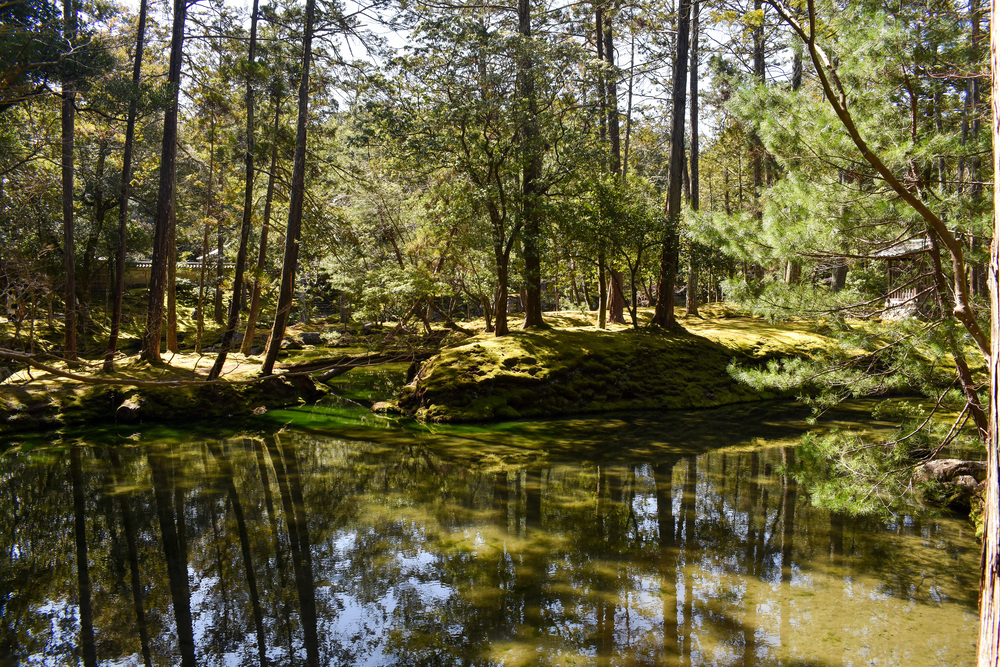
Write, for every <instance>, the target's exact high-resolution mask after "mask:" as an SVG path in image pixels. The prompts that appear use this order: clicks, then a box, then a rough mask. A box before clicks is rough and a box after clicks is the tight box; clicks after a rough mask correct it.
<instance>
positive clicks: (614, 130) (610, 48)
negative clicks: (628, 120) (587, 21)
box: [604, 14, 622, 178]
mask: <svg viewBox="0 0 1000 667" xmlns="http://www.w3.org/2000/svg"><path fill="white" fill-rule="evenodd" d="M611 20H612V15H611V14H607V15H605V17H604V58H605V60H607V63H608V78H607V82H606V90H607V94H608V97H607V99H608V102H607V109H608V141H609V142H610V148H611V164H610V165H609V166H608V168H609V170H610V171H611V173H612V174H614V175H615V176H617V177H618V178H621V175H622V149H621V129H620V125H619V120H618V70H617V69H616V68H615V44H614V31H613V30H612V25H611Z"/></svg>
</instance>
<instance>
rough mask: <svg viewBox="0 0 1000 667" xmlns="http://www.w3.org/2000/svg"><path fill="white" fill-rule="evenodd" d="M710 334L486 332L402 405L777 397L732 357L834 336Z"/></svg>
mask: <svg viewBox="0 0 1000 667" xmlns="http://www.w3.org/2000/svg"><path fill="white" fill-rule="evenodd" d="M706 333H708V332H706ZM710 335H711V334H708V335H707V336H701V335H695V334H692V333H688V332H684V333H677V334H663V333H660V332H657V331H652V330H639V331H634V330H625V331H623V330H618V331H605V330H600V329H596V328H593V327H580V328H565V329H559V328H553V329H547V330H540V331H519V332H515V333H512V334H511V335H509V336H505V337H502V338H495V337H491V336H478V337H476V338H473V339H470V340H468V341H466V342H465V343H464V344H462V345H458V346H454V347H451V348H448V349H445V350H443V351H442V352H441V353H440V354H439V355H438V356H437V357H435V358H433V359H431V360H430V361H428V362H426V363H425V364H424V365H423V366H422V367H421V369H420V371H419V372H418V373H417V376H416V377H415V379H414V380H413V382H411V383H410V384H408V385H407V386H406V387H404V388H403V391H402V393H401V395H400V399H399V405H400V407H401V408H402V409H403V410H404V411H406V412H408V413H410V414H413V415H414V416H416V417H418V418H422V419H426V420H428V421H435V422H452V421H490V420H500V419H517V418H520V417H540V416H553V415H560V414H574V413H594V412H606V411H613V410H634V409H671V410H672V409H683V408H707V407H715V406H720V405H726V404H732V403H745V402H749V401H759V400H767V399H773V398H779V397H781V395H780V394H778V393H777V392H768V391H759V390H755V389H753V388H751V387H749V386H746V385H744V384H740V383H739V382H737V381H736V380H734V379H733V378H732V377H731V376H730V374H729V373H728V372H727V367H728V366H729V364H730V362H731V361H733V360H734V359H735V360H738V361H740V362H741V363H744V364H753V363H762V362H764V361H766V360H767V359H770V358H773V357H774V356H787V355H803V354H804V355H808V354H809V353H810V351H812V350H814V349H817V348H819V347H821V346H822V345H823V342H824V341H822V337H818V336H809V338H808V341H803V340H800V339H796V338H794V337H790V338H789V339H788V340H780V339H776V338H775V337H773V336H768V335H764V336H760V335H741V336H734V335H732V334H730V335H729V336H726V337H719V338H718V339H714V338H716V337H714V336H713V337H711V338H710V337H708V336H710ZM803 343H807V344H803Z"/></svg>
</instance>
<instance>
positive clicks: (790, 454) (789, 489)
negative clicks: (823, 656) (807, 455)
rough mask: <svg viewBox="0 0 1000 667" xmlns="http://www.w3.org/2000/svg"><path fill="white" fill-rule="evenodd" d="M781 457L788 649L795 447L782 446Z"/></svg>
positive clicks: (784, 640)
mask: <svg viewBox="0 0 1000 667" xmlns="http://www.w3.org/2000/svg"><path fill="white" fill-rule="evenodd" d="M781 459H782V463H783V464H784V468H785V487H784V493H783V494H782V497H781V516H782V519H781V583H782V585H783V588H784V594H783V595H782V596H781V601H782V602H781V607H782V608H781V644H782V646H783V647H785V650H786V651H788V650H789V648H790V645H791V628H792V619H791V614H792V609H791V597H792V592H791V582H792V549H793V543H794V538H795V501H796V499H797V496H798V487H797V486H796V483H795V478H794V477H792V476H791V475H790V474H789V471H790V470H791V469H792V468H794V467H795V448H794V447H782V449H781Z"/></svg>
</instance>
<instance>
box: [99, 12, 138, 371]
mask: <svg viewBox="0 0 1000 667" xmlns="http://www.w3.org/2000/svg"><path fill="white" fill-rule="evenodd" d="M145 36H146V0H140V2H139V24H138V27H137V29H136V35H135V61H134V62H133V64H132V90H131V93H130V98H129V103H128V120H127V121H126V124H125V148H124V155H123V156H122V182H121V201H120V202H119V204H118V248H117V251H116V253H115V288H114V298H113V299H112V307H111V332H110V334H109V335H108V350H107V352H105V354H104V372H105V373H110V372H112V371H113V370H114V359H115V353H116V352H117V351H118V334H119V332H120V330H121V321H122V304H123V302H124V299H125V269H126V266H125V262H126V256H127V255H126V250H127V245H128V198H129V194H130V192H131V190H132V150H133V146H134V144H135V119H136V116H138V115H139V81H140V76H141V73H142V51H143V49H144V48H145V42H146V40H145Z"/></svg>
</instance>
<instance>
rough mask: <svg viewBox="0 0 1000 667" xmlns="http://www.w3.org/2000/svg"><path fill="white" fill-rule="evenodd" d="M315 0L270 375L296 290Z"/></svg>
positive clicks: (305, 47)
mask: <svg viewBox="0 0 1000 667" xmlns="http://www.w3.org/2000/svg"><path fill="white" fill-rule="evenodd" d="M315 15H316V0H306V24H305V30H304V34H303V37H302V78H301V80H300V81H299V111H298V120H297V122H296V128H295V159H294V161H293V163H292V191H291V197H290V199H289V202H288V227H287V229H286V231H285V256H284V261H283V262H282V265H281V287H280V288H279V289H278V307H277V310H276V312H275V314H274V326H273V327H272V328H271V337H270V339H269V340H268V344H267V353H266V355H265V357H264V364H263V366H262V367H261V372H262V373H263V374H264V375H271V373H273V372H274V362H275V361H276V360H277V359H278V352H279V351H281V341H282V340H283V339H284V337H285V329H286V327H287V326H288V317H289V315H290V313H291V310H292V297H293V295H294V292H295V270H296V267H297V266H298V261H299V239H300V238H301V236H302V206H303V203H304V200H305V176H306V127H307V124H308V120H309V65H310V61H311V60H312V38H313V24H314V20H315Z"/></svg>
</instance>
